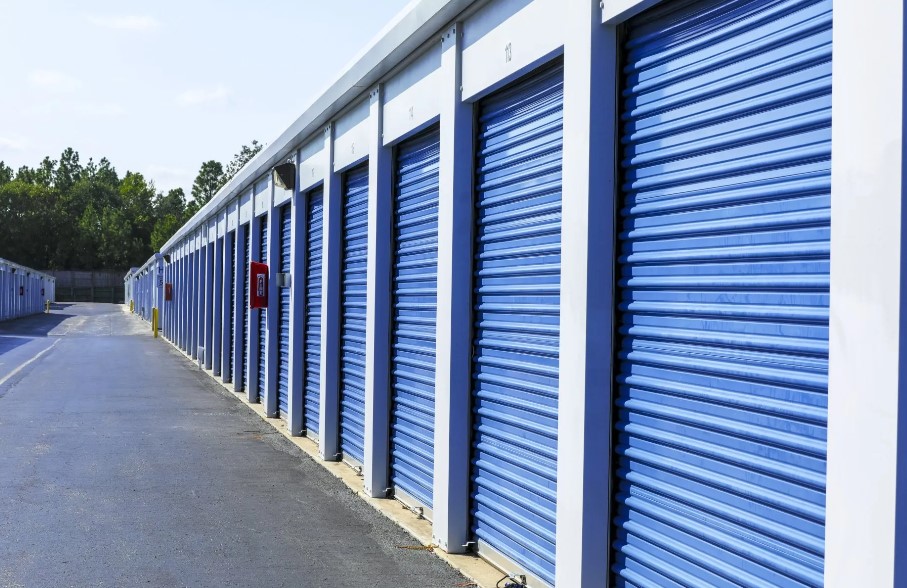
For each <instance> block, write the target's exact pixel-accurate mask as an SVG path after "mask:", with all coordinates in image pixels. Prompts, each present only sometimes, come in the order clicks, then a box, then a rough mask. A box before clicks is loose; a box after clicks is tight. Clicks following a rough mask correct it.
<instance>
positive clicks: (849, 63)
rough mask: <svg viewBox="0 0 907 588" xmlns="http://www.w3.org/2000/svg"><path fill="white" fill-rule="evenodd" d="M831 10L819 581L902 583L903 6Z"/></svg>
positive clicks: (906, 496)
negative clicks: (823, 491) (825, 389)
mask: <svg viewBox="0 0 907 588" xmlns="http://www.w3.org/2000/svg"><path fill="white" fill-rule="evenodd" d="M833 11H834V60H833V65H832V83H833V91H832V154H833V155H832V160H831V170H832V173H831V213H832V216H831V298H830V303H831V306H830V309H829V312H830V317H829V325H830V333H829V374H828V376H829V378H828V470H827V499H826V520H825V585H826V586H828V587H829V588H839V587H840V588H844V587H850V586H904V585H905V584H907V578H905V576H904V571H903V569H901V567H902V566H904V565H905V559H907V556H905V549H907V546H905V545H904V544H903V540H904V539H905V538H907V537H904V536H903V534H904V531H905V529H904V528H903V527H904V524H905V523H904V521H903V517H904V516H905V513H904V510H905V508H907V488H905V484H907V480H905V478H904V477H901V479H900V481H901V482H902V483H900V484H899V483H898V481H899V480H898V478H899V472H898V468H899V462H900V467H901V468H903V467H904V461H905V459H907V455H905V454H903V453H901V451H902V450H907V447H905V444H907V439H905V438H904V434H905V427H907V422H905V417H907V415H905V413H903V412H901V411H900V408H907V407H905V406H904V402H905V396H904V395H905V392H904V391H903V390H902V388H903V386H904V381H905V380H904V378H905V376H907V374H905V373H902V372H901V370H902V369H903V366H905V361H904V359H905V352H907V350H905V348H904V345H903V343H904V341H903V337H904V336H905V327H907V325H905V322H904V321H905V318H904V317H905V315H904V314H903V313H904V311H905V309H904V296H905V290H904V289H903V288H902V285H903V280H904V257H903V255H902V252H903V248H904V237H905V235H904V232H903V231H904V227H903V222H904V212H905V211H904V208H903V206H904V205H903V197H904V177H903V172H904V159H903V156H904V153H903V149H904V123H905V120H904V114H903V110H904V91H903V89H904V87H903V85H904V67H905V63H904V4H903V2H870V3H854V2H847V1H846V0H834V2H833ZM870 88H871V89H870ZM900 474H901V476H903V475H904V472H903V471H901V472H900ZM896 523H897V524H896Z"/></svg>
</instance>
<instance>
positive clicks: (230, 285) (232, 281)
mask: <svg viewBox="0 0 907 588" xmlns="http://www.w3.org/2000/svg"><path fill="white" fill-rule="evenodd" d="M230 241H231V242H232V243H233V244H234V251H233V255H231V256H230V263H231V265H230V275H229V276H227V280H226V282H227V301H228V306H227V317H228V318H227V320H228V321H229V322H228V324H229V325H230V330H229V333H228V334H227V337H229V339H228V340H227V373H226V374H225V375H226V376H227V377H228V378H230V380H232V379H233V345H235V344H236V324H235V322H234V320H233V317H234V316H236V314H235V309H234V306H235V305H236V251H235V249H236V247H235V245H236V233H235V232H234V233H233V239H231V240H230Z"/></svg>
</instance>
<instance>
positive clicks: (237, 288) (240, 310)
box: [233, 223, 249, 392]
mask: <svg viewBox="0 0 907 588" xmlns="http://www.w3.org/2000/svg"><path fill="white" fill-rule="evenodd" d="M245 242H246V225H244V224H240V223H237V227H236V231H235V232H234V239H233V254H234V255H235V256H236V271H235V272H234V273H233V288H234V291H233V292H234V294H233V332H234V333H236V337H235V338H234V340H233V391H234V392H242V389H240V382H242V364H243V341H242V338H245V339H246V341H248V333H243V321H245V318H246V317H245V313H246V312H247V310H246V305H244V304H243V297H244V296H245V287H246V283H245V280H246V271H245V268H246V249H245V247H243V245H244V244H245ZM243 385H245V386H248V385H249V383H248V382H243Z"/></svg>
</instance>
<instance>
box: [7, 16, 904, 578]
mask: <svg viewBox="0 0 907 588" xmlns="http://www.w3.org/2000/svg"><path fill="white" fill-rule="evenodd" d="M656 4H658V0H605V2H603V3H601V4H599V2H593V1H591V0H489V1H474V0H423V1H422V2H420V3H418V4H416V5H414V6H412V7H411V8H410V9H409V11H408V12H407V13H405V14H404V15H402V16H401V17H400V18H399V19H398V20H397V22H396V24H395V25H394V27H392V28H391V29H389V31H388V32H387V33H386V34H385V35H384V37H382V38H381V39H379V40H377V41H376V42H375V43H374V45H373V46H372V47H370V50H369V51H366V52H364V53H363V54H362V55H363V56H362V57H361V58H360V59H359V61H358V62H356V63H355V64H353V65H352V66H350V68H349V69H347V70H346V71H345V72H343V74H342V75H341V76H340V77H339V78H338V80H337V81H336V82H335V83H334V84H333V85H332V86H331V87H330V88H329V89H328V90H327V91H326V92H325V94H324V95H323V96H322V97H321V98H319V99H318V100H317V101H316V102H315V103H314V105H313V106H312V107H311V108H310V109H309V110H308V111H306V112H305V113H303V115H302V116H301V117H300V118H299V120H297V121H296V122H295V123H294V124H293V125H291V127H290V128H288V129H287V130H286V131H285V132H284V133H283V134H282V135H281V136H280V137H278V138H277V139H276V140H275V141H274V142H272V143H271V144H270V145H269V146H268V147H267V148H266V149H265V151H264V152H263V153H262V154H261V155H260V156H259V157H257V158H256V159H255V161H254V162H252V163H251V164H250V165H249V166H247V167H246V168H245V169H244V170H242V172H241V173H240V174H238V175H237V177H236V178H234V179H233V180H232V181H231V182H230V183H229V184H228V185H227V186H225V187H224V188H223V189H222V190H221V192H219V193H218V195H216V196H215V198H213V199H212V201H211V202H209V203H208V204H207V205H206V206H205V207H204V208H203V209H202V210H201V211H200V212H199V213H198V214H197V215H196V217H194V218H193V219H192V220H191V221H190V222H189V223H187V225H186V226H184V227H183V228H181V229H180V230H179V231H178V232H177V234H176V235H174V237H173V238H172V239H171V240H170V241H169V242H168V243H167V244H166V245H165V246H164V247H163V249H162V253H164V254H165V255H167V256H168V258H169V261H167V262H166V263H164V262H163V261H161V262H160V263H163V264H164V265H163V267H164V271H165V275H166V276H167V280H168V281H171V282H172V283H173V288H174V290H173V291H174V299H173V301H167V302H161V301H160V299H159V298H155V296H154V294H151V293H150V291H151V290H153V288H154V287H155V284H154V280H151V283H149V282H148V281H147V280H146V279H144V277H143V276H142V273H143V272H144V271H145V270H148V269H149V268H150V267H151V265H153V263H152V260H149V263H150V264H151V265H149V264H146V266H145V267H143V268H139V269H138V270H137V272H136V273H135V274H134V275H133V276H127V280H129V281H130V286H129V289H128V292H130V294H129V297H130V298H131V299H133V300H136V301H145V304H149V303H151V304H153V303H157V304H158V305H159V306H158V307H159V308H162V311H163V315H164V321H165V323H164V324H165V325H168V329H169V330H167V331H165V334H166V335H167V337H168V338H169V339H170V340H171V341H172V342H173V343H174V344H175V345H177V346H178V347H180V348H181V349H183V350H185V351H186V352H187V353H188V354H189V355H190V356H191V357H196V355H197V353H198V347H199V346H203V347H205V348H206V349H219V350H220V352H219V353H220V355H219V356H215V355H213V354H212V353H206V362H205V365H206V367H209V368H210V367H215V366H217V367H218V370H219V373H220V377H221V379H222V380H223V381H224V382H229V381H233V382H236V381H237V378H236V371H235V370H237V369H242V357H241V355H240V352H241V351H240V350H241V349H242V346H243V342H242V341H240V340H237V339H238V338H234V340H233V346H232V348H230V347H229V342H228V338H227V337H225V333H229V332H230V329H234V330H235V331H236V333H237V334H239V333H241V332H242V331H241V328H240V329H237V328H236V327H237V325H241V321H242V316H243V315H242V313H243V312H245V311H246V309H243V308H242V300H243V295H242V290H241V288H242V284H243V275H242V271H243V270H242V268H243V265H244V264H243V262H244V259H245V252H244V251H242V247H241V243H242V242H243V239H244V237H245V234H244V233H243V230H244V229H243V225H245V224H246V223H249V225H248V226H249V230H250V235H251V237H252V240H253V243H252V251H253V252H256V253H255V256H256V257H257V256H258V253H257V250H258V243H257V237H256V234H257V233H258V230H257V227H258V219H259V218H260V217H262V216H263V215H269V216H270V215H271V213H272V212H273V211H275V210H276V208H277V207H278V206H280V205H282V204H284V203H286V202H292V204H293V210H294V214H293V218H294V221H293V230H294V235H293V253H292V257H293V262H292V271H291V277H292V283H291V286H290V288H291V297H292V309H293V314H292V319H291V322H292V328H291V338H290V345H291V356H292V357H293V365H292V366H291V373H290V376H289V377H290V399H289V412H290V414H289V423H290V430H291V431H292V432H293V434H305V433H306V431H305V430H304V429H303V428H302V423H303V416H302V410H303V402H302V401H301V399H302V396H301V394H302V392H301V389H302V386H303V385H304V384H303V382H302V380H303V378H302V376H301V374H303V373H304V371H303V370H304V366H303V365H302V364H301V362H302V361H303V354H302V353H300V352H299V350H300V349H302V341H301V337H303V336H304V334H303V331H302V328H303V326H302V320H303V318H302V317H303V314H304V313H302V312H301V309H303V308H305V277H304V275H303V271H302V269H301V268H303V267H304V265H305V259H306V257H305V255H306V243H307V240H306V238H305V230H306V228H305V222H304V219H305V215H304V214H302V213H301V212H300V211H304V210H306V200H305V198H306V197H307V194H309V193H311V192H312V191H313V190H317V189H320V191H321V193H323V195H324V196H323V197H324V216H323V231H324V240H323V253H322V304H321V313H322V315H321V319H322V320H321V333H320V335H321V362H320V364H321V365H320V370H321V373H320V390H319V392H320V399H319V401H320V406H321V411H320V415H319V419H320V420H319V426H318V427H317V434H315V435H314V436H315V438H316V441H317V443H318V445H319V451H320V454H321V456H322V457H323V458H324V459H325V460H335V459H337V457H338V455H339V451H340V449H339V410H338V403H339V392H338V389H337V374H338V373H339V372H338V370H339V369H340V366H339V361H338V358H339V353H340V320H341V317H340V312H341V309H342V300H341V292H340V286H341V283H342V281H341V278H342V266H341V258H342V257H341V248H342V240H341V228H342V224H343V219H342V218H341V215H342V210H343V208H342V199H341V188H342V182H341V178H342V175H343V174H344V173H345V172H346V171H348V170H350V169H351V168H352V167H354V166H357V165H361V164H365V165H367V166H368V170H369V211H368V257H367V259H368V268H367V310H366V333H365V344H366V359H365V362H366V365H365V378H366V379H365V382H366V384H365V385H366V393H365V411H366V414H365V438H364V441H365V448H364V460H363V463H362V474H363V490H364V491H365V492H366V493H367V494H369V495H370V496H374V497H383V496H384V495H385V490H386V488H388V487H389V485H390V484H389V479H388V464H389V463H390V454H389V451H390V443H389V439H388V431H389V430H390V421H389V419H390V408H391V406H390V389H389V381H390V374H389V369H390V357H389V355H388V345H387V342H388V341H389V340H390V329H391V325H390V322H389V320H388V316H389V312H388V311H389V308H390V304H391V301H392V296H391V291H390V287H391V269H392V267H391V264H392V253H393V251H392V249H391V247H392V242H393V241H392V238H391V235H392V229H393V227H392V220H393V219H392V203H393V198H392V195H393V194H392V186H393V161H394V149H395V146H396V145H397V144H398V143H399V142H400V141H403V140H405V139H408V138H411V137H413V136H414V135H416V134H418V133H420V132H421V131H423V130H424V129H426V128H427V127H428V126H430V125H433V124H437V125H438V126H439V129H440V160H439V169H438V174H439V200H438V270H437V272H438V275H437V288H438V297H437V335H436V345H437V348H436V349H437V351H436V355H437V359H436V370H435V396H436V405H435V433H434V434H435V439H434V447H435V456H434V457H435V459H434V476H433V478H434V488H433V512H432V530H433V536H434V542H435V543H437V544H438V545H440V547H441V549H444V550H446V551H449V552H462V551H465V550H467V549H470V548H471V547H470V546H471V545H472V542H473V541H474V537H472V535H471V532H470V513H469V494H470V480H469V471H470V468H469V460H470V449H469V448H470V442H471V439H472V436H471V428H470V423H471V410H472V406H471V404H470V399H469V390H470V377H471V362H472V355H471V353H472V351H471V337H472V324H473V323H472V321H473V316H472V305H473V291H472V277H471V273H472V255H473V251H472V242H473V235H472V227H473V225H474V223H473V214H474V209H473V202H472V199H471V198H470V196H469V195H470V194H473V193H474V189H473V178H474V169H475V166H476V154H475V148H476V144H475V137H474V134H473V133H474V129H473V117H474V110H475V105H476V103H477V102H478V101H479V100H481V99H483V98H485V97H486V96H488V95H489V94H491V93H493V92H495V91H497V90H499V89H500V88H502V87H504V86H506V85H507V84H509V83H511V82H513V81H514V80H516V79H518V78H520V77H522V76H524V75H527V74H530V73H532V72H533V71H536V70H538V69H539V68H540V67H543V66H544V65H546V64H548V63H550V62H551V61H552V60H553V59H557V58H561V59H563V66H564V106H563V136H564V146H563V169H562V177H563V180H562V182H563V186H562V189H563V203H562V226H563V236H562V259H563V263H562V270H561V290H560V291H561V293H560V307H561V312H560V341H561V342H560V353H559V355H560V358H561V360H560V362H561V363H560V371H559V406H558V411H559V418H558V423H559V424H558V439H557V478H558V479H559V480H562V481H569V483H560V484H557V517H556V520H557V526H556V528H557V531H556V532H557V535H556V556H555V560H556V561H555V564H556V566H555V584H556V585H558V586H569V587H591V586H601V585H603V584H604V585H607V584H608V582H611V581H613V579H611V578H610V573H611V572H610V569H609V561H608V557H607V552H608V551H609V549H608V545H609V544H610V542H611V537H610V536H609V533H610V524H609V521H610V519H611V517H612V512H611V511H612V506H611V505H612V502H611V499H610V498H609V497H610V496H611V483H612V464H611V463H610V459H611V436H612V429H611V426H610V424H611V420H612V419H611V411H612V406H613V400H612V386H613V380H614V374H613V372H612V362H613V357H614V350H613V349H612V334H613V331H614V325H613V320H614V313H615V304H616V301H615V300H614V298H613V292H614V284H615V277H614V259H615V251H614V242H615V231H616V229H615V206H616V205H615V194H616V192H617V181H618V176H617V174H616V171H615V170H616V169H617V162H616V157H617V155H616V153H617V152H616V149H615V145H616V143H615V137H616V126H615V125H616V124H617V120H618V119H617V117H618V106H617V104H616V100H615V97H616V96H618V89H619V81H618V80H619V77H620V72H619V71H618V58H617V49H618V39H619V37H620V31H621V27H622V25H623V23H625V22H626V21H627V20H628V19H629V18H631V17H633V16H634V15H636V14H638V13H639V12H641V11H643V10H645V9H647V8H650V7H652V6H654V5H656ZM834 11H835V12H836V14H835V36H834V55H835V57H834V59H835V65H834V72H833V76H834V87H835V93H834V104H833V117H834V124H833V129H834V131H833V152H834V154H835V155H834V159H833V179H832V185H833V189H832V192H833V195H832V203H833V204H832V208H833V210H834V211H835V216H834V219H835V220H834V221H833V225H832V245H831V247H832V260H833V265H832V278H831V280H832V296H831V300H832V302H831V316H832V321H831V325H832V332H831V358H830V381H829V395H830V399H829V431H828V438H829V442H828V448H829V454H828V463H829V477H828V483H827V492H828V507H827V513H828V514H827V526H826V544H827V546H828V554H827V559H826V561H827V562H828V564H829V565H828V566H827V567H826V576H825V580H826V585H828V586H851V585H855V584H860V583H863V584H866V585H870V584H871V585H879V586H881V585H892V582H893V578H894V573H895V572H894V567H895V560H896V558H895V538H896V535H897V533H896V530H895V526H894V521H895V520H897V515H898V507H901V510H904V508H905V507H907V497H904V498H902V496H903V495H904V494H907V493H904V492H903V490H901V495H902V496H899V495H898V489H897V488H896V484H895V480H896V478H897V463H898V461H899V460H898V456H899V449H900V446H899V445H898V438H899V437H898V433H899V431H901V430H902V429H905V425H904V424H903V423H902V422H901V421H900V419H899V418H898V417H899V416H900V414H899V389H898V386H899V381H900V365H901V363H902V362H900V360H899V357H900V351H899V350H900V347H899V344H900V343H899V341H900V339H899V337H900V331H899V328H898V325H899V321H898V318H897V317H899V316H900V307H901V302H900V301H901V298H902V296H901V294H899V292H900V289H899V288H900V281H901V275H902V260H901V257H900V255H899V251H900V250H901V247H900V243H901V224H900V221H901V208H900V207H901V189H902V179H901V167H900V165H901V164H900V161H901V158H902V151H901V141H902V133H901V130H902V115H901V111H902V109H903V94H902V83H903V76H902V71H903V59H902V55H903V7H902V5H901V4H900V3H898V2H894V1H893V0H883V1H881V2H878V3H875V4H873V6H872V7H867V6H863V5H856V4H854V5H846V6H845V3H844V2H843V0H835V3H834ZM842 80H843V81H842ZM879 80H885V84H886V85H885V90H884V91H873V92H865V91H864V89H865V88H867V87H875V84H876V82H878V81H879ZM880 96H881V97H882V98H880ZM877 100H881V102H880V103H879V104H876V103H875V102H873V101H877ZM288 159H290V160H292V161H295V162H296V163H297V190H296V191H295V192H293V193H290V192H284V191H282V190H279V189H278V188H275V187H274V186H273V185H272V182H271V181H270V173H271V169H272V167H273V166H274V165H275V164H278V163H282V162H284V161H286V160H288ZM838 209H841V210H843V211H844V212H843V213H839V212H838ZM271 218H274V217H273V216H272V217H271ZM274 227H276V223H273V222H272V223H271V230H272V231H273V230H275V229H274ZM270 236H271V237H272V238H270V239H269V240H268V242H269V251H268V255H266V256H265V257H266V259H267V260H269V261H270V265H271V283H270V289H271V293H272V300H271V301H270V303H271V304H272V305H273V304H274V303H276V293H277V292H278V291H279V290H278V288H277V287H276V274H277V272H276V267H274V262H275V261H276V260H277V259H278V257H279V251H278V250H277V249H276V248H277V247H278V246H279V239H276V238H273V237H274V236H275V235H274V233H273V232H272V234H271V235H270ZM209 252H210V253H209ZM234 267H235V268H237V269H235V270H234V269H233V268H234ZM231 271H233V272H235V273H233V274H232V279H231V280H227V279H226V278H225V276H229V275H231V274H230V272H231ZM2 277H3V276H2V267H0V278H2ZM229 284H232V285H233V287H234V288H240V289H239V290H238V291H236V290H235V291H234V293H233V296H232V297H231V296H230V295H229V294H230V293H229V292H227V291H225V288H227V287H229V286H228V285H229ZM145 291H148V292H149V293H147V294H146V293H145ZM143 296H145V298H143ZM230 300H232V301H233V307H232V308H233V312H232V313H230V312H226V311H225V310H224V309H225V307H226V305H227V304H229V301H230ZM149 301H150V302H149ZM269 315H273V316H274V319H273V320H271V318H270V316H269V321H268V323H267V324H266V325H265V328H266V330H267V331H268V333H266V338H265V341H266V346H265V347H266V351H265V353H266V358H265V360H266V364H267V366H268V367H267V369H266V370H265V372H264V373H265V374H266V375H265V378H266V380H268V381H266V382H264V386H263V390H264V391H265V392H264V396H265V397H264V398H262V402H263V404H264V405H265V408H266V409H267V412H268V414H276V400H277V399H276V393H275V392H276V387H275V376H276V365H277V364H276V357H275V353H276V339H275V337H276V332H277V328H276V327H277V323H276V322H274V321H276V313H269ZM231 317H232V320H233V321H234V322H233V324H232V325H231V324H227V321H229V320H230V318H231ZM245 336H246V343H245V344H246V345H247V346H248V348H249V349H250V351H251V352H252V354H253V357H251V358H250V370H249V374H250V378H251V379H252V380H253V381H252V382H246V390H247V391H248V393H249V394H250V395H253V394H254V393H253V392H252V391H253V390H255V389H256V386H255V384H256V382H254V380H255V378H256V377H257V376H256V375H255V374H256V373H257V370H256V369H254V366H256V365H257V356H256V355H255V354H257V349H258V345H257V341H258V324H257V321H250V329H249V332H248V333H246V334H245ZM880 337H881V339H880ZM250 342H251V344H250ZM228 355H230V356H232V364H228V363H227V362H226V361H225V359H224V358H226V357H227V356H228ZM218 358H219V359H220V362H218V361H217V359H218ZM228 365H232V369H233V373H232V374H230V373H227V372H228V369H227V366H228ZM255 396H256V397H257V394H255ZM250 397H252V396H250ZM900 461H904V460H903V459H901V460H900ZM867 487H871V488H872V491H871V494H872V496H871V497H867ZM870 498H871V499H870ZM497 561H498V563H499V564H500V565H503V566H504V568H505V569H504V571H506V572H508V573H524V570H523V569H522V568H521V567H520V566H519V565H518V563H519V562H513V561H510V562H507V561H505V562H503V563H502V562H501V561H500V560H497ZM528 582H529V584H530V585H539V586H544V585H546V584H545V583H544V582H542V581H541V580H540V579H538V578H533V577H531V575H529V578H528Z"/></svg>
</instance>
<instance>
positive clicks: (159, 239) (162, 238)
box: [151, 188, 187, 251]
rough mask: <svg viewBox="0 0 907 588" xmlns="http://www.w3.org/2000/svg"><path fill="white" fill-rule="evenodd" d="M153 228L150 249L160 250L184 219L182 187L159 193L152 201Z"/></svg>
mask: <svg viewBox="0 0 907 588" xmlns="http://www.w3.org/2000/svg"><path fill="white" fill-rule="evenodd" d="M154 216H155V223H154V229H153V230H152V231H151V250H152V251H160V249H161V246H163V245H164V243H166V242H167V240H168V239H170V237H172V236H173V234H174V233H175V232H176V230H177V229H179V228H180V227H181V226H182V224H183V222H185V220H186V218H187V217H186V195H185V193H184V192H183V189H182V188H174V189H173V190H170V191H169V192H167V194H166V195H164V194H163V193H160V194H158V195H157V198H156V199H155V202H154Z"/></svg>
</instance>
